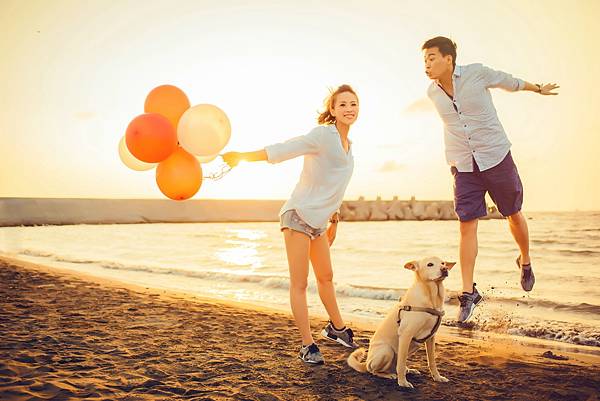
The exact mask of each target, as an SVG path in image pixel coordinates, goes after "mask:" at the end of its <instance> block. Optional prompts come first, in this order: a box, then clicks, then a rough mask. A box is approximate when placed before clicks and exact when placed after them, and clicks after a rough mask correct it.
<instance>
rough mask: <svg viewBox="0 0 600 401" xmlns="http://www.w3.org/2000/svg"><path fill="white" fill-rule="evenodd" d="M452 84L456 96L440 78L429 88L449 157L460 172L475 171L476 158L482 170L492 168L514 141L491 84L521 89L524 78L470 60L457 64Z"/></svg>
mask: <svg viewBox="0 0 600 401" xmlns="http://www.w3.org/2000/svg"><path fill="white" fill-rule="evenodd" d="M452 85H453V88H454V99H451V98H450V97H449V96H448V95H447V94H446V92H444V90H443V89H442V88H441V87H440V86H439V84H438V83H437V82H432V83H431V85H430V86H429V89H428V90H427V95H428V96H429V98H430V99H431V100H432V101H433V104H434V105H435V108H436V109H437V111H438V113H439V114H440V117H441V118H442V121H443V123H444V142H445V146H446V160H447V161H448V164H450V165H451V166H455V167H456V168H457V169H458V171H461V172H472V171H473V158H475V162H477V166H478V167H479V169H480V171H484V170H487V169H490V168H492V167H494V166H496V165H497V164H499V163H500V162H501V161H502V160H503V159H504V158H505V157H506V155H507V154H508V152H509V150H510V145H511V143H510V141H509V140H508V137H507V136H506V133H505V132H504V128H503V127H502V124H500V120H499V119H498V114H497V113H496V108H495V107H494V103H493V102H492V95H491V93H490V91H489V88H502V89H505V90H507V91H513V92H514V91H518V90H522V89H523V88H524V87H525V81H523V80H522V79H518V78H513V76H512V75H510V74H507V73H505V72H502V71H495V70H492V69H491V68H488V67H485V66H483V65H482V64H469V65H464V66H460V65H457V66H456V68H455V69H454V73H453V74H452ZM455 106H456V108H455Z"/></svg>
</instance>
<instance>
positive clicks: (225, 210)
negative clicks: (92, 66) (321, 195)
mask: <svg viewBox="0 0 600 401" xmlns="http://www.w3.org/2000/svg"><path fill="white" fill-rule="evenodd" d="M283 202H284V201H281V200H213V199H208V200H190V201H185V202H174V201H170V200H166V199H60V198H0V226H21V225H25V226H31V225H63V224H116V223H121V224H124V223H195V222H241V221H250V222H251V221H278V212H279V209H280V208H281V206H282V205H283ZM340 211H341V215H342V220H344V221H383V220H456V214H455V213H454V210H453V206H452V201H417V200H415V199H414V198H413V199H411V200H398V199H397V198H394V199H393V200H390V201H382V200H381V199H379V198H378V199H376V200H364V199H363V198H360V199H359V200H355V201H344V203H343V204H342V207H341V209H340ZM488 218H502V216H500V215H499V214H498V213H497V212H494V213H491V214H490V215H489V216H488Z"/></svg>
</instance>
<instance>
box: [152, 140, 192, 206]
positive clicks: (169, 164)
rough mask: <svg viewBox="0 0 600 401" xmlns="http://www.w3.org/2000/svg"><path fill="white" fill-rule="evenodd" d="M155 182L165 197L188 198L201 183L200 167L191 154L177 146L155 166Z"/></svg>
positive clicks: (174, 198)
mask: <svg viewBox="0 0 600 401" xmlns="http://www.w3.org/2000/svg"><path fill="white" fill-rule="evenodd" d="M156 184H157V185H158V188H159V189H160V191H161V192H162V193H163V194H164V195H165V196H166V197H167V198H171V199H173V200H185V199H189V198H191V197H192V196H194V195H195V194H196V192H198V190H199V189H200V186H201V185H202V167H200V163H199V162H198V160H197V159H196V158H195V157H194V156H193V155H191V154H189V153H188V152H186V151H185V150H183V148H181V147H178V148H177V150H176V151H175V152H173V154H172V155H171V156H169V158H168V159H167V160H165V161H163V162H161V163H159V165H158V167H157V168H156Z"/></svg>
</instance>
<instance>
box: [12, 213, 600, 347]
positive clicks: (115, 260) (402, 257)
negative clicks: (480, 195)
mask: <svg viewBox="0 0 600 401" xmlns="http://www.w3.org/2000/svg"><path fill="white" fill-rule="evenodd" d="M527 217H528V223H529V229H530V236H531V248H532V251H531V253H532V260H533V266H534V269H535V273H536V279H537V282H536V286H535V288H534V290H533V291H532V292H531V293H525V292H524V291H522V290H521V288H520V284H519V270H518V269H517V267H516V264H515V258H516V257H517V255H518V251H517V247H516V245H515V244H514V242H513V239H512V237H511V235H510V233H509V231H508V226H507V222H506V221H503V220H489V221H481V222H480V223H479V257H478V260H477V265H476V269H475V281H476V282H477V283H478V284H477V286H478V289H479V291H480V292H481V293H482V294H483V295H484V298H485V302H484V303H483V305H481V306H480V307H479V308H477V312H476V314H475V316H474V318H473V323H472V324H471V325H470V327H469V328H468V330H470V331H472V332H495V333H503V334H508V335H512V336H528V337H535V338H543V339H548V340H554V341H559V342H566V343H573V344H580V345H586V346H590V347H592V348H594V349H596V348H597V347H600V212H573V213H529V214H528V215H527ZM0 254H4V255H6V256H10V257H14V258H17V259H22V260H27V261H31V262H34V263H40V264H44V265H48V266H56V267H61V268H67V269H72V270H76V271H80V272H85V273H88V274H93V275H97V276H100V277H107V278H112V279H117V280H121V281H123V282H128V283H134V284H138V285H144V286H147V287H154V288H163V289H172V290H178V291H184V292H188V293H191V294H197V295H201V296H205V297H206V296H208V297H213V298H218V299H229V300H235V301H241V302H247V303H252V304H257V305H263V306H270V307H275V308H279V309H285V310H287V309H289V306H288V267H287V261H286V259H285V249H284V244H283V237H282V235H281V233H280V231H279V226H278V224H277V223H201V224H137V225H73V226H39V227H3V228H0ZM424 256H439V257H441V258H443V259H445V260H448V261H457V259H458V223H457V222H455V221H420V222H417V221H386V222H352V223H350V222H347V223H344V222H342V223H341V224H340V226H339V229H338V236H337V239H336V242H335V244H334V246H333V247H332V261H333V268H334V281H335V284H336V291H337V294H338V303H339V305H340V308H341V310H342V314H343V316H344V317H345V318H346V319H348V320H352V318H357V319H360V320H363V321H368V322H372V323H376V322H377V321H379V319H381V317H382V316H383V315H385V313H386V312H387V310H388V309H389V308H390V307H391V306H393V304H394V302H396V301H397V299H398V298H399V297H400V296H402V294H403V293H404V291H405V290H406V288H408V287H409V286H410V285H411V283H412V282H413V273H412V272H410V271H408V270H406V269H404V268H403V266H404V264H405V263H406V262H407V261H410V260H414V259H419V258H421V257H424ZM459 269H460V267H459V266H458V265H457V266H455V268H454V269H453V270H451V271H450V276H449V277H448V279H446V281H445V285H446V290H447V301H446V317H445V318H444V324H445V325H447V326H455V325H456V321H455V316H456V313H457V304H458V302H457V299H456V296H457V295H458V291H459V290H460V288H461V285H460V270H459ZM309 307H310V310H311V313H313V314H319V315H325V310H324V308H323V307H322V305H321V304H320V301H319V298H318V294H317V292H316V285H315V282H314V276H313V274H312V272H311V274H310V279H309ZM461 330H465V329H461Z"/></svg>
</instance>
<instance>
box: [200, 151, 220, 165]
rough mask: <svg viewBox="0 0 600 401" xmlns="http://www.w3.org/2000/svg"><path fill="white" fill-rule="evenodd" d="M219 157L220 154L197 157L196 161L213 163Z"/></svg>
mask: <svg viewBox="0 0 600 401" xmlns="http://www.w3.org/2000/svg"><path fill="white" fill-rule="evenodd" d="M218 156H219V154H218V153H217V154H215V155H212V156H196V159H198V161H199V162H200V163H210V162H211V161H213V160H215V159H216V158H217V157H218Z"/></svg>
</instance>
